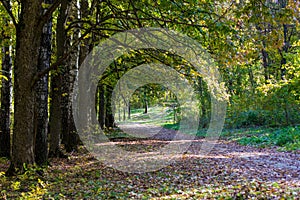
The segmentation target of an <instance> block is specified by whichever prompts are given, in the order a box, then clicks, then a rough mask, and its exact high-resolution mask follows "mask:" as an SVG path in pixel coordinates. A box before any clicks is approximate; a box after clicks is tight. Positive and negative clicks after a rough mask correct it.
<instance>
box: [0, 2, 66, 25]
mask: <svg viewBox="0 0 300 200" xmlns="http://www.w3.org/2000/svg"><path fill="white" fill-rule="evenodd" d="M1 1H2V0H1ZM62 1H63V0H56V1H54V3H53V4H51V6H50V7H49V8H47V11H46V12H45V13H44V14H43V15H42V17H41V18H40V22H39V25H40V26H44V25H45V23H46V22H47V21H48V20H49V19H50V17H51V16H52V13H53V12H54V11H55V10H56V9H57V8H58V6H59V5H60V4H61V2H62Z"/></svg>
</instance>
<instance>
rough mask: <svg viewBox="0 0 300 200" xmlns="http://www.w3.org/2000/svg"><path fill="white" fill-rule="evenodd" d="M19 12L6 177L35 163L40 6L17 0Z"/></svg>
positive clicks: (40, 34)
mask: <svg viewBox="0 0 300 200" xmlns="http://www.w3.org/2000/svg"><path fill="white" fill-rule="evenodd" d="M20 4H21V12H20V17H19V24H18V26H17V27H16V58H15V68H14V97H15V98H14V103H15V105H14V111H15V112H14V134H13V142H12V159H11V165H10V168H9V170H8V174H12V173H15V172H16V171H20V172H21V173H22V172H24V164H25V165H30V164H34V140H35V134H34V107H35V106H34V105H35V90H34V89H33V87H32V81H33V80H34V76H35V74H36V72H37V64H38V55H39V50H40V44H41V36H42V28H43V27H42V26H41V25H40V19H41V18H40V17H41V11H42V6H41V5H42V4H41V2H40V1H36V0H23V1H20Z"/></svg>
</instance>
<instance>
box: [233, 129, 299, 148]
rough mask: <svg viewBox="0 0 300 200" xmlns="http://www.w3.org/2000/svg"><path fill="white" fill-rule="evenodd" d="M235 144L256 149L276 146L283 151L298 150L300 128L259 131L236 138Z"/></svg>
mask: <svg viewBox="0 0 300 200" xmlns="http://www.w3.org/2000/svg"><path fill="white" fill-rule="evenodd" d="M237 142H238V143H239V144H242V145H252V146H257V147H271V146H278V147H280V148H279V150H283V151H292V150H300V127H298V126H296V127H285V128H276V129H261V130H258V131H256V132H254V133H252V134H251V135H249V134H247V135H246V136H244V137H240V138H238V139H237Z"/></svg>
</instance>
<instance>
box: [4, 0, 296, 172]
mask: <svg viewBox="0 0 300 200" xmlns="http://www.w3.org/2000/svg"><path fill="white" fill-rule="evenodd" d="M0 2H1V4H0V14H1V16H2V17H1V19H0V47H1V53H0V56H1V60H0V91H1V92H0V156H1V157H8V158H10V160H11V166H10V169H9V170H8V172H9V174H14V173H16V172H23V171H24V169H25V168H26V166H27V165H32V164H35V163H36V164H38V165H44V164H47V161H48V157H60V156H64V154H63V152H62V150H61V147H62V144H63V147H64V149H65V150H66V151H67V152H72V151H76V149H77V147H78V145H80V139H79V137H78V135H77V134H76V128H75V124H74V120H73V116H72V94H73V88H74V81H75V79H76V76H77V73H78V69H79V67H80V65H81V64H82V62H83V61H84V59H85V57H86V56H87V55H88V54H89V52H91V50H92V49H93V47H95V46H97V45H98V44H99V42H101V41H103V40H105V39H107V38H109V37H110V36H112V35H113V34H115V33H118V32H122V31H125V30H130V29H135V28H142V27H162V28H167V29H170V30H175V31H177V32H181V33H184V34H186V35H188V36H189V37H191V38H193V39H195V40H197V41H198V42H199V43H200V44H201V45H202V46H203V47H204V48H205V49H206V50H207V51H208V52H209V53H210V54H211V55H212V57H213V58H214V59H215V61H216V63H217V66H218V69H219V71H220V73H221V75H222V79H223V81H224V83H225V86H226V89H227V93H228V94H229V95H230V97H229V100H228V108H227V109H228V110H227V118H226V124H225V126H226V128H240V127H248V126H288V125H296V124H299V123H300V115H299V114H300V40H299V39H300V26H299V23H300V15H299V12H300V10H299V7H300V2H299V1H298V0H240V1H238V0H221V1H213V0H190V1H184V0H178V1H175V0H158V1H156V0H155V1H154V0H140V1H134V0H124V1H117V0H22V1H15V0H1V1H0ZM152 62H157V63H163V64H166V65H169V66H171V67H173V68H174V69H175V70H176V71H178V72H179V73H180V74H181V75H182V76H184V77H185V78H186V79H187V80H189V81H190V82H191V83H192V84H193V87H194V89H195V91H197V94H198V97H199V105H198V109H199V110H200V114H201V116H200V124H199V125H200V126H199V127H201V128H207V126H208V122H209V118H210V94H209V92H208V90H207V86H206V83H205V82H204V81H203V79H202V77H201V76H200V75H199V74H198V73H197V72H196V70H194V68H193V66H191V64H189V63H187V62H186V61H185V60H184V59H183V58H181V57H179V56H176V55H172V54H169V53H168V52H164V51H160V50H153V49H143V50H139V51H134V52H131V53H128V54H126V55H123V56H121V57H120V58H118V59H117V60H115V61H114V63H112V64H111V65H110V66H109V68H108V69H107V70H106V71H105V72H104V74H103V75H102V77H100V78H101V79H100V81H99V84H98V88H97V95H96V97H95V98H96V104H97V105H96V110H97V116H98V120H99V123H100V126H101V127H102V128H104V129H109V128H110V127H113V126H114V121H115V119H114V117H115V116H114V115H113V113H112V106H111V100H110V99H111V96H112V91H113V88H114V86H115V85H116V83H117V81H118V79H120V77H122V75H124V74H125V73H126V72H127V71H128V70H130V69H132V68H134V67H135V66H138V65H140V64H143V63H152ZM164 95H165V91H164V90H163V88H162V87H160V86H158V85H153V87H150V86H147V87H144V88H141V89H140V91H137V93H136V96H135V98H137V99H138V98H140V99H141V101H139V100H134V99H133V101H132V103H133V104H134V105H135V106H137V107H145V112H147V110H146V108H147V104H148V103H151V102H148V100H147V99H149V98H148V97H152V100H153V99H154V100H153V102H152V103H155V97H157V99H159V98H160V97H162V96H164ZM139 96H140V97H139ZM141 102H144V103H141ZM126 112H128V111H126ZM127 117H129V116H124V118H127Z"/></svg>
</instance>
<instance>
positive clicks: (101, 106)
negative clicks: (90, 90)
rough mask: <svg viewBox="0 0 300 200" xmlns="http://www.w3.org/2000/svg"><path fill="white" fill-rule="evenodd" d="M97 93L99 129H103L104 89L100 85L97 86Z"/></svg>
mask: <svg viewBox="0 0 300 200" xmlns="http://www.w3.org/2000/svg"><path fill="white" fill-rule="evenodd" d="M98 93H99V110H98V121H99V124H100V127H101V129H103V128H104V124H105V99H104V88H103V85H102V84H101V83H100V84H99V85H98Z"/></svg>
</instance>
